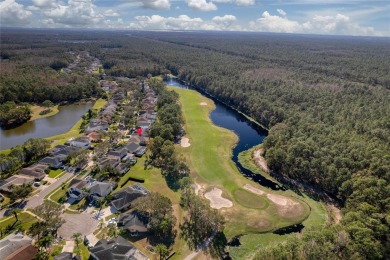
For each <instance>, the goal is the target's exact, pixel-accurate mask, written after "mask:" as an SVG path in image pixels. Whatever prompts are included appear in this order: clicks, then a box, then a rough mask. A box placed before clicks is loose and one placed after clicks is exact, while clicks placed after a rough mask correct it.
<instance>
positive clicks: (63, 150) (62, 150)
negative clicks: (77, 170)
mask: <svg viewBox="0 0 390 260" xmlns="http://www.w3.org/2000/svg"><path fill="white" fill-rule="evenodd" d="M78 149H80V148H78V147H72V146H69V145H57V146H55V147H54V148H53V149H51V150H50V151H49V154H50V155H51V156H62V158H66V157H67V156H68V155H69V154H70V153H72V152H74V151H77V150H78Z"/></svg>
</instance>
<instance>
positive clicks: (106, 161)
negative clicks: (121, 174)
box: [99, 156, 121, 169]
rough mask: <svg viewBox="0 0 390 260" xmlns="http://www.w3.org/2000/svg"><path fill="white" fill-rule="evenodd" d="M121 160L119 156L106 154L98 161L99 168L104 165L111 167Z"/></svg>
mask: <svg viewBox="0 0 390 260" xmlns="http://www.w3.org/2000/svg"><path fill="white" fill-rule="evenodd" d="M120 162H121V158H120V157H117V156H106V157H103V158H102V159H101V160H100V162H99V169H102V168H103V167H104V166H107V165H110V166H112V167H113V168H115V167H117V166H118V165H119V164H120Z"/></svg>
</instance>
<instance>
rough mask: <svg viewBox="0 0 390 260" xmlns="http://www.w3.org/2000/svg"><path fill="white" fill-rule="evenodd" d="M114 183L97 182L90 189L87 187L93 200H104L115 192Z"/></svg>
mask: <svg viewBox="0 0 390 260" xmlns="http://www.w3.org/2000/svg"><path fill="white" fill-rule="evenodd" d="M114 186H115V185H114V183H111V182H100V181H95V182H93V183H92V184H91V186H90V187H88V186H87V189H88V190H89V194H90V196H91V198H92V199H93V200H95V201H97V200H99V199H104V198H105V197H106V196H107V195H108V194H110V193H111V192H112V191H113V190H114Z"/></svg>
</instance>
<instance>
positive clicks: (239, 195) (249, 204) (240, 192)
mask: <svg viewBox="0 0 390 260" xmlns="http://www.w3.org/2000/svg"><path fill="white" fill-rule="evenodd" d="M233 195H234V199H235V201H237V202H238V203H239V204H241V205H242V206H244V207H246V208H254V209H265V208H266V207H268V205H269V204H268V201H267V199H265V198H264V197H262V196H259V195H256V194H253V193H252V192H249V191H246V190H244V189H237V190H234V191H233Z"/></svg>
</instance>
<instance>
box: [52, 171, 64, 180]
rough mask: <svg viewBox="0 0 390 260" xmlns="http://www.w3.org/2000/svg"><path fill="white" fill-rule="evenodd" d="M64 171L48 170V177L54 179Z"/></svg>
mask: <svg viewBox="0 0 390 260" xmlns="http://www.w3.org/2000/svg"><path fill="white" fill-rule="evenodd" d="M63 171H64V170H62V169H57V170H50V172H49V177H50V178H56V177H57V176H58V175H59V174H60V173H62V172H63Z"/></svg>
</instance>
